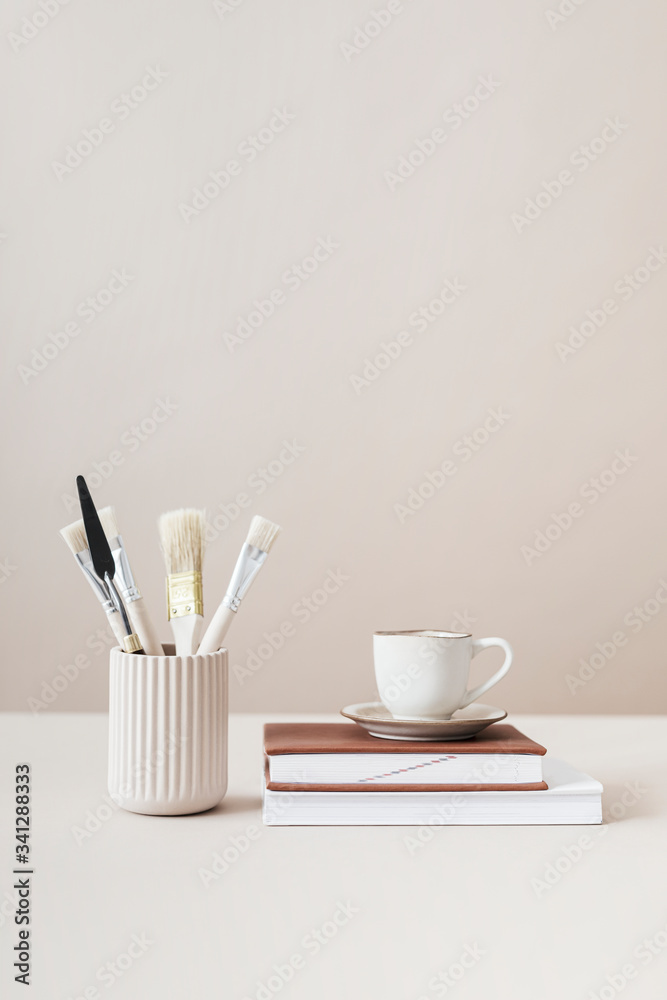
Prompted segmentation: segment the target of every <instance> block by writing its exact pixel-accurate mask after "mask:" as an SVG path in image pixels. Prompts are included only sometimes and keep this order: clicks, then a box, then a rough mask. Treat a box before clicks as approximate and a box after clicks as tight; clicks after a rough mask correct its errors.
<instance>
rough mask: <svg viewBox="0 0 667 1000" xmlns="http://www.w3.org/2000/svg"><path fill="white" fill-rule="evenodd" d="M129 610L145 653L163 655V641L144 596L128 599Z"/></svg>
mask: <svg viewBox="0 0 667 1000" xmlns="http://www.w3.org/2000/svg"><path fill="white" fill-rule="evenodd" d="M127 611H128V614H129V616H130V619H131V621H132V625H133V626H134V631H135V632H136V633H137V635H138V636H139V639H140V640H141V645H142V646H143V648H144V653H146V654H147V655H148V656H163V655H164V653H163V649H162V643H161V642H160V640H159V638H158V635H157V632H156V631H155V627H154V626H153V622H152V621H151V618H150V615H149V614H148V608H147V607H146V602H145V601H144V599H143V597H140V598H139V599H138V600H136V601H128V602H127Z"/></svg>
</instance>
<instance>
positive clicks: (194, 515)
mask: <svg viewBox="0 0 667 1000" xmlns="http://www.w3.org/2000/svg"><path fill="white" fill-rule="evenodd" d="M205 527H206V516H205V511H203V510H193V509H192V508H189V509H186V510H172V511H169V513H168V514H163V515H162V517H161V518H160V520H159V521H158V531H159V533H160V545H161V547H162V554H163V556H164V562H165V566H166V569H167V611H168V617H169V622H170V624H171V629H172V632H173V633H174V642H175V643H176V655H177V656H188V655H190V654H192V653H194V652H195V650H196V649H197V643H198V641H199V633H200V631H201V626H202V623H203V621H204V617H203V615H204V599H203V589H202V575H201V568H202V563H203V561H204V531H205Z"/></svg>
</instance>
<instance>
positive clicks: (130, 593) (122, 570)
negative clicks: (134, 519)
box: [109, 535, 141, 604]
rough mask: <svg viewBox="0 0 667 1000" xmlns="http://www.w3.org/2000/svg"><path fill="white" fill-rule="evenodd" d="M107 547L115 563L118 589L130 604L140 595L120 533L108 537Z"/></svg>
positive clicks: (115, 578) (115, 577)
mask: <svg viewBox="0 0 667 1000" xmlns="http://www.w3.org/2000/svg"><path fill="white" fill-rule="evenodd" d="M109 548H110V549H111V554H112V556H113V561H114V563H115V564H116V573H115V576H114V580H118V581H119V583H120V591H121V593H122V595H123V597H124V598H125V600H126V601H127V602H128V604H131V603H132V601H138V600H139V598H140V597H141V591H140V590H139V588H138V587H137V585H136V584H135V582H134V577H133V575H132V569H131V568H130V560H129V559H128V558H127V552H126V550H125V545H124V544H123V537H122V535H116V537H115V538H110V539H109Z"/></svg>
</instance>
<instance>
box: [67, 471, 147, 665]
mask: <svg viewBox="0 0 667 1000" xmlns="http://www.w3.org/2000/svg"><path fill="white" fill-rule="evenodd" d="M76 488H77V490H78V491H79V503H80V504H81V513H82V515H83V526H84V528H85V531H86V538H87V539H88V550H89V552H90V558H91V560H92V563H93V569H94V571H95V574H96V576H97V578H98V580H100V581H101V582H102V583H104V584H105V585H106V587H107V589H108V592H109V595H110V597H111V600H112V601H113V603H114V605H115V607H116V610H117V611H118V612H119V614H120V617H121V620H122V623H123V636H122V639H121V645H122V648H123V649H124V650H125V652H126V653H141V652H143V649H142V646H141V642H140V640H139V636H138V635H137V634H136V632H135V631H134V630H133V628H132V626H131V624H130V619H129V617H128V614H127V611H126V609H125V605H124V604H123V598H122V597H121V596H120V594H119V593H118V588H117V587H116V584H115V583H114V576H115V575H116V564H115V562H114V558H113V556H112V555H111V549H110V548H109V542H108V540H107V536H106V535H105V534H104V528H103V527H102V524H101V522H100V518H99V515H98V513H97V510H96V509H95V504H94V503H93V498H92V497H91V495H90V490H89V489H88V486H87V485H86V480H85V479H84V478H83V476H77V477H76Z"/></svg>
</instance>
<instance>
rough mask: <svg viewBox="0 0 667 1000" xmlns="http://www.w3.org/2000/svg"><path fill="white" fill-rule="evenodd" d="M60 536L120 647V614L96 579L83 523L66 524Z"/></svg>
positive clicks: (106, 591)
mask: <svg viewBox="0 0 667 1000" xmlns="http://www.w3.org/2000/svg"><path fill="white" fill-rule="evenodd" d="M60 534H61V535H62V537H63V538H64V539H65V541H66V542H67V545H68V546H69V548H70V550H71V552H72V554H73V556H74V558H75V559H76V561H77V563H78V564H79V567H80V569H81V571H82V572H83V575H84V576H85V578H86V580H87V581H88V583H89V584H90V586H91V587H92V588H93V593H94V594H95V596H96V597H97V599H98V601H99V602H100V604H101V605H102V610H103V611H104V613H105V615H106V616H107V618H108V619H109V624H110V625H111V628H112V631H113V634H114V635H115V637H116V641H117V642H118V644H119V645H120V646H122V645H123V639H124V637H125V629H124V627H123V620H122V618H121V616H120V612H119V611H118V609H117V608H116V605H115V604H114V602H113V601H112V599H111V594H110V592H109V588H108V587H107V585H106V583H104V581H103V580H100V579H98V577H97V575H96V573H95V570H94V569H93V560H92V559H91V558H90V552H89V550H88V539H87V538H86V530H85V528H84V526H83V521H74V523H73V524H68V525H67V526H66V527H64V528H61V529H60Z"/></svg>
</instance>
